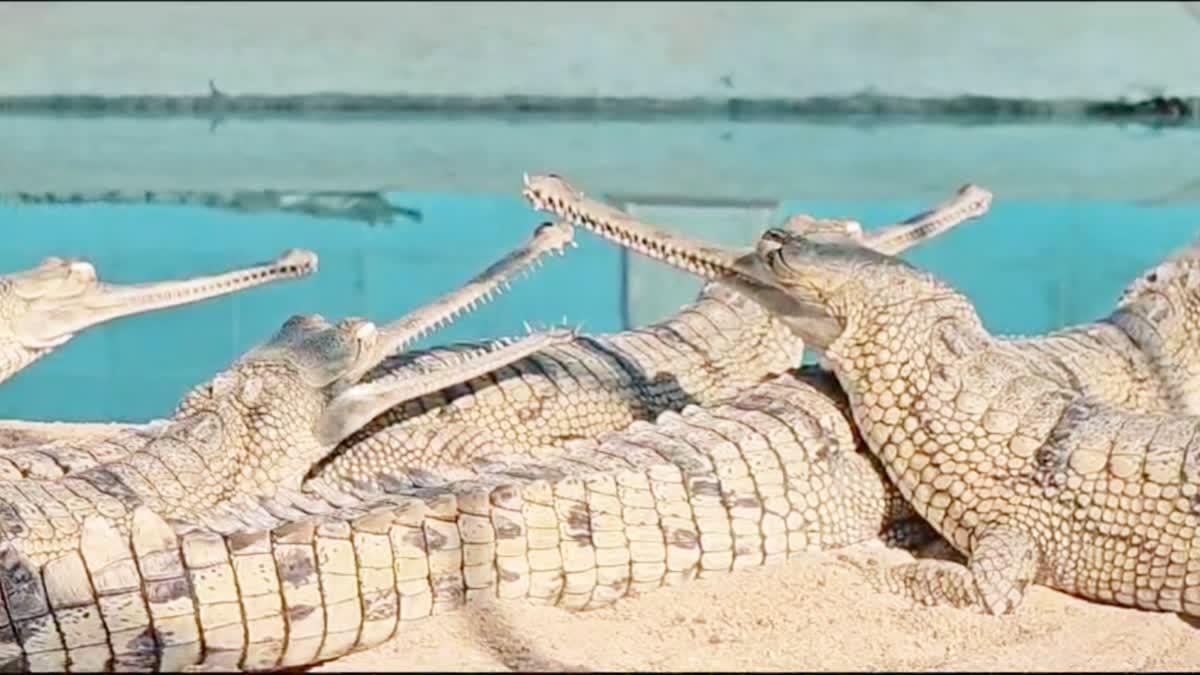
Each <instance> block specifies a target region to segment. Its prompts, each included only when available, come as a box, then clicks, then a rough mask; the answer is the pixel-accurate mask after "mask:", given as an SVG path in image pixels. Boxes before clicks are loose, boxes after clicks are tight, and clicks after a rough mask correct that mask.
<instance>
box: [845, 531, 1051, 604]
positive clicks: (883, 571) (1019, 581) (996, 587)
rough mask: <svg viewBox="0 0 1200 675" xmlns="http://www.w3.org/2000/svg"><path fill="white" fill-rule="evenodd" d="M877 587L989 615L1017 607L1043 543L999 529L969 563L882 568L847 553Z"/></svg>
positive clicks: (926, 562)
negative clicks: (1039, 547)
mask: <svg viewBox="0 0 1200 675" xmlns="http://www.w3.org/2000/svg"><path fill="white" fill-rule="evenodd" d="M839 557H840V558H841V559H842V560H843V561H845V562H847V563H849V564H851V565H852V566H854V567H857V568H858V569H859V570H861V571H862V572H863V573H864V574H866V575H867V578H868V579H869V581H870V582H871V584H872V585H873V586H875V588H876V589H877V590H880V591H887V592H890V593H895V594H898V595H903V596H905V597H907V598H909V599H911V600H915V601H917V602H920V603H922V604H925V605H930V606H936V605H948V606H951V607H958V608H967V609H974V610H976V611H980V612H984V613H987V614H1006V613H1008V612H1011V611H1013V610H1015V609H1016V608H1017V607H1018V606H1019V605H1020V604H1021V601H1022V600H1023V599H1024V597H1025V589H1026V588H1028V587H1029V585H1030V584H1031V583H1033V579H1034V576H1035V575H1036V573H1037V562H1038V552H1037V546H1036V545H1035V544H1034V543H1033V540H1031V539H1030V538H1029V537H1028V536H1027V535H1025V534H1023V533H1021V532H1019V531H1016V530H1013V529H1010V528H996V529H992V530H988V531H987V532H985V533H983V534H982V536H980V537H979V538H978V539H976V541H975V545H974V547H973V548H972V551H971V555H970V557H969V560H968V562H967V564H966V565H961V564H959V563H954V562H950V561H947V560H917V561H915V562H911V563H905V564H902V565H895V566H892V567H886V568H884V567H880V566H879V565H878V564H877V563H870V564H866V565H864V564H863V563H860V562H858V561H855V560H851V559H850V558H848V557H846V556H839Z"/></svg>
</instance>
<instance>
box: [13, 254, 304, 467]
mask: <svg viewBox="0 0 1200 675" xmlns="http://www.w3.org/2000/svg"><path fill="white" fill-rule="evenodd" d="M316 269H317V256H316V254H314V253H312V252H311V251H304V250H299V249H296V250H290V251H286V252H285V253H283V254H282V255H281V256H279V257H278V258H276V259H275V260H273V261H270V262H267V263H262V264H258V265H254V266H251V267H247V268H243V269H237V270H232V271H229V272H225V273H223V274H217V275H212V276H202V277H195V278H191V279H184V280H176V281H158V282H150V283H141V284H128V285H115V284H106V283H102V282H100V281H99V279H98V277H97V275H96V268H95V267H93V266H92V265H91V263H88V262H86V261H83V260H65V259H62V258H47V259H45V260H43V261H42V262H41V264H39V265H38V266H36V267H34V268H32V269H29V270H26V271H23V272H18V273H14V274H8V275H5V276H0V381H3V380H6V379H8V378H10V377H12V376H13V375H15V374H16V373H17V372H19V371H21V370H23V369H25V368H27V367H29V366H30V365H32V364H33V363H34V362H35V361H37V360H38V359H41V358H42V357H44V356H46V355H47V354H49V353H50V352H52V351H54V350H55V349H57V348H59V347H61V346H63V345H64V344H66V343H67V342H68V341H69V340H70V339H71V338H73V337H75V335H77V334H78V333H80V332H81V331H83V330H87V329H88V328H92V327H94V326H97V325H99V324H102V323H106V322H109V321H112V320H114V319H119V318H123V317H127V316H132V315H135V314H142V313H145V312H151V311H155V310H161V309H167V308H171V307H178V306H181V305H186V304H192V303H196V302H201V301H203V300H208V299H210V298H216V297H220V296H223V295H228V294H231V293H236V292H239V291H244V290H246V289H250V288H254V287H256V286H261V285H263V284H268V283H273V282H276V281H284V280H288V279H297V278H301V277H305V276H308V275H310V274H312V273H313V272H315V271H316ZM63 432H67V433H69V431H67V430H63V429H58V428H55V427H52V426H45V425H37V424H30V425H27V424H23V423H21V422H16V421H12V420H4V421H0V445H3V446H5V447H11V446H14V445H23V444H28V443H32V442H37V441H39V440H51V439H53V438H54V437H55V434H56V433H63Z"/></svg>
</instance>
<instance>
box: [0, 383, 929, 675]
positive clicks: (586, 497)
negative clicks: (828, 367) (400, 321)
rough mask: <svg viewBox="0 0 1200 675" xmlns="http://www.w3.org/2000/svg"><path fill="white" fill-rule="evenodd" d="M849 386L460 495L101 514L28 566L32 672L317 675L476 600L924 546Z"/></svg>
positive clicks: (503, 471) (592, 453)
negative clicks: (72, 546) (821, 553)
mask: <svg viewBox="0 0 1200 675" xmlns="http://www.w3.org/2000/svg"><path fill="white" fill-rule="evenodd" d="M830 380H831V378H829V377H828V375H826V374H822V373H812V372H808V373H801V374H799V375H793V374H786V375H782V376H779V377H777V378H774V379H773V380H770V381H768V382H765V383H762V384H760V385H758V386H757V387H754V388H752V389H750V390H749V391H747V392H744V393H743V394H742V395H741V396H739V397H737V398H736V399H734V400H733V401H731V402H729V403H727V404H724V405H721V406H717V407H714V408H709V409H704V408H699V407H696V406H689V407H687V408H686V409H684V410H683V412H682V413H678V412H674V411H671V412H667V413H664V414H663V415H662V416H661V417H660V418H659V420H658V422H657V423H655V424H650V423H647V422H638V423H635V424H634V425H633V426H632V427H631V428H629V429H627V430H625V431H623V432H619V433H615V434H611V435H609V436H607V437H606V438H604V439H602V440H600V441H598V442H597V441H581V442H579V443H576V444H572V447H570V448H566V449H564V450H563V451H562V452H561V453H560V454H559V455H557V456H554V457H544V458H540V459H530V458H527V457H514V456H511V455H508V456H492V457H489V458H488V460H489V461H488V463H487V465H486V466H482V467H481V469H480V471H479V472H478V473H476V474H474V475H473V476H472V480H470V481H464V482H458V483H455V484H451V485H447V486H445V487H442V488H434V489H423V490H415V491H413V490H408V491H404V492H400V493H395V494H390V495H386V496H377V497H375V498H373V499H370V500H362V499H358V498H355V497H352V496H348V495H344V494H343V495H338V496H337V498H336V499H329V500H314V499H311V498H304V497H301V496H300V495H296V494H290V493H286V492H280V493H277V494H276V495H275V496H274V497H273V498H271V499H268V500H265V501H263V502H262V504H263V506H264V507H265V510H266V511H269V512H270V513H269V514H266V513H264V514H262V515H260V516H259V518H260V519H261V520H262V521H263V522H262V526H261V527H247V528H241V529H234V530H225V531H223V532H214V531H212V530H209V529H206V528H197V527H192V526H189V525H182V524H176V525H174V526H172V525H171V524H169V523H168V522H167V521H166V520H164V519H163V518H162V517H160V516H159V515H157V514H156V513H155V512H154V511H153V510H152V509H150V508H147V507H146V506H140V505H139V506H137V507H136V508H135V509H134V510H133V514H132V516H131V517H130V520H131V523H132V524H131V526H130V527H128V528H127V529H126V530H124V531H116V530H115V529H114V528H108V527H107V522H108V521H104V524H103V525H93V526H91V528H92V529H91V530H90V532H94V533H97V534H91V535H89V534H85V536H84V540H83V543H82V547H81V549H80V553H75V552H71V553H69V554H66V555H62V556H60V557H57V558H55V559H54V560H51V561H49V562H46V563H44V564H42V565H41V567H40V570H36V571H40V573H41V576H40V578H41V579H44V586H43V584H41V583H39V582H38V579H39V576H38V575H37V574H30V575H29V576H27V577H23V578H24V579H26V581H25V582H24V583H26V584H27V585H29V586H30V588H28V589H27V592H26V593H24V594H22V596H20V597H21V598H23V599H22V600H18V601H17V602H13V601H12V600H10V601H9V603H8V612H9V613H10V614H12V615H13V616H14V618H15V619H16V625H17V627H18V629H17V632H18V633H19V634H20V635H22V644H23V645H24V646H25V649H26V652H27V653H26V654H25V656H24V657H22V656H21V654H20V653H19V651H17V650H15V649H11V647H14V646H15V645H12V644H11V642H10V645H9V646H10V652H9V655H10V656H11V657H12V658H13V660H14V662H16V663H14V664H12V665H19V666H24V667H26V668H31V669H35V670H49V669H63V668H65V667H67V666H68V665H69V666H70V667H71V668H72V669H73V670H99V669H107V668H113V667H121V668H125V669H151V668H157V669H162V670H172V669H179V668H183V667H186V666H189V665H192V664H197V663H202V664H203V665H204V666H205V667H208V668H217V669H222V670H235V669H245V670H262V669H273V668H279V667H288V666H302V665H308V664H311V663H314V662H317V661H322V660H327V659H331V658H336V657H338V656H341V655H343V654H346V653H348V652H350V651H353V650H358V649H363V648H367V647H371V646H373V645H377V644H379V643H382V642H384V641H386V640H388V639H390V638H391V637H392V636H393V635H395V634H396V633H397V631H399V630H403V627H404V625H405V624H406V623H408V622H410V621H413V620H417V619H420V618H423V617H426V616H429V615H431V614H437V613H441V612H445V611H450V610H453V609H455V608H457V607H459V606H461V605H462V604H463V603H465V602H475V601H480V600H487V599H492V598H506V599H518V598H525V599H528V600H532V601H534V602H540V603H547V604H555V605H559V606H563V607H566V608H570V609H589V608H594V607H599V606H603V605H606V604H609V603H611V602H613V601H615V600H617V599H619V598H621V597H623V596H625V595H627V594H630V593H642V592H647V591H651V590H653V589H656V588H659V587H661V586H664V585H665V586H670V585H675V584H678V583H681V582H684V581H686V580H688V579H691V578H694V577H697V576H707V575H712V574H723V573H727V572H729V571H731V570H736V569H741V568H745V567H752V566H759V565H766V564H772V563H777V562H781V561H784V560H786V559H787V558H788V556H789V555H791V554H794V553H797V552H801V551H813V550H827V549H834V548H838V547H842V546H848V545H851V544H855V543H859V542H864V541H869V540H874V539H877V538H879V537H880V536H884V537H885V538H889V539H892V540H901V541H912V540H917V539H920V538H921V537H922V536H924V535H926V534H927V531H926V530H925V529H924V527H923V525H921V524H920V523H919V522H916V521H912V520H903V519H902V518H903V517H904V516H910V517H911V512H909V511H908V510H907V507H906V505H905V504H904V502H903V500H901V499H899V497H898V494H897V493H896V491H895V490H894V489H892V488H891V487H890V485H889V484H888V483H887V482H886V481H884V480H882V479H881V476H880V474H879V469H878V467H877V465H876V463H875V462H874V461H873V460H872V459H871V458H870V457H869V456H868V455H866V454H864V453H862V452H860V451H859V448H858V442H857V439H856V437H855V436H854V433H853V429H852V427H851V425H850V423H849V420H848V419H847V417H846V413H845V410H844V405H845V403H844V401H840V400H839V394H838V390H837V386H836V384H835V383H833V382H831V381H830ZM310 514H311V515H310ZM99 534H104V535H105V537H104V538H101V537H100V536H99ZM101 563H103V565H101ZM101 567H103V568H104V570H103V571H102V570H101ZM0 569H2V568H0ZM85 570H90V571H91V572H92V574H91V577H90V578H91V580H92V581H91V584H92V585H89V582H88V577H87V576H86V575H85ZM28 571H29V572H30V573H33V572H35V569H29V570H28ZM10 578H11V572H9V573H8V574H6V573H5V572H4V571H0V582H2V581H5V580H8V579H10ZM43 593H44V594H43ZM11 597H12V596H11V595H10V598H11ZM29 598H36V599H37V602H32V601H31V600H30V599H29ZM3 616H5V614H4V613H0V617H3ZM99 617H103V622H101V620H100V619H99ZM0 621H2V620H0ZM7 631H8V626H7V625H5V626H3V627H2V628H0V635H2V634H3V633H5V632H7ZM10 639H11V638H10ZM35 646H36V648H37V649H40V651H36V652H35V651H34V647H35Z"/></svg>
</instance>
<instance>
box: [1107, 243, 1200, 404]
mask: <svg viewBox="0 0 1200 675" xmlns="http://www.w3.org/2000/svg"><path fill="white" fill-rule="evenodd" d="M1111 321H1112V322H1113V323H1115V324H1116V325H1117V326H1119V327H1120V328H1121V329H1122V330H1123V331H1124V332H1125V333H1126V334H1127V335H1129V337H1130V339H1132V340H1133V341H1134V343H1135V344H1137V346H1138V347H1139V348H1140V349H1141V351H1142V352H1143V353H1144V354H1146V356H1147V357H1148V358H1149V359H1150V362H1151V363H1152V364H1153V365H1154V367H1155V369H1156V371H1157V373H1158V375H1159V377H1160V379H1161V381H1162V382H1163V383H1164V384H1165V385H1166V387H1167V391H1168V393H1169V395H1170V396H1171V397H1172V398H1173V400H1174V403H1175V404H1176V405H1177V406H1180V407H1181V409H1183V410H1186V411H1187V412H1188V414H1192V415H1200V242H1198V243H1193V244H1191V245H1190V246H1188V247H1186V248H1184V249H1183V250H1181V251H1178V252H1177V253H1175V254H1173V255H1172V256H1170V257H1169V258H1167V259H1166V260H1164V261H1163V262H1161V263H1159V264H1158V265H1155V266H1154V267H1152V268H1150V269H1149V270H1147V271H1146V272H1145V273H1143V274H1142V275H1141V276H1140V277H1138V278H1137V279H1136V280H1135V281H1134V282H1133V283H1131V284H1130V285H1129V286H1127V287H1126V288H1125V290H1124V292H1123V293H1122V294H1121V297H1120V300H1119V301H1118V302H1117V309H1116V311H1115V312H1113V314H1112V316H1111Z"/></svg>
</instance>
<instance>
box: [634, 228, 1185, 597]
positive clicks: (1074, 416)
mask: <svg viewBox="0 0 1200 675" xmlns="http://www.w3.org/2000/svg"><path fill="white" fill-rule="evenodd" d="M626 236H628V235H627V233H626V234H615V235H613V238H615V239H618V240H624V243H628V242H630V241H633V242H634V243H635V244H636V245H637V246H639V247H641V248H649V247H650V246H648V245H647V244H646V242H645V241H644V240H631V239H626V238H625V237H626ZM657 252H658V253H659V254H660V257H662V258H663V259H666V260H668V261H671V260H678V261H686V264H684V265H680V266H681V267H684V268H685V269H691V270H694V271H700V272H701V273H703V274H705V275H711V276H719V277H721V278H723V279H725V280H727V281H729V282H730V283H734V284H736V285H737V286H738V288H740V289H742V290H743V291H744V292H745V293H747V294H749V295H751V296H752V297H754V298H756V299H757V300H758V301H759V302H761V303H763V304H764V305H765V306H768V307H770V308H771V311H772V312H773V313H775V314H776V315H777V316H778V317H780V318H782V319H784V320H785V321H786V322H787V323H788V324H789V325H790V326H791V327H792V329H793V330H794V331H796V333H797V335H799V336H801V337H802V338H804V339H805V340H806V341H807V342H808V343H809V344H810V345H811V346H812V347H814V348H815V349H817V350H818V351H820V352H821V353H822V354H823V356H824V358H825V360H826V362H827V363H828V364H829V366H830V367H831V368H832V369H833V372H834V373H835V375H836V376H837V379H838V381H839V382H840V383H841V385H842V387H843V388H844V389H845V391H846V392H847V394H848V397H849V401H850V405H851V410H852V412H853V417H854V420H855V423H856V424H857V425H858V427H859V429H860V431H861V433H862V435H863V436H864V438H865V440H866V443H867V445H868V447H869V448H870V450H871V452H872V453H873V454H874V455H876V456H877V457H878V458H879V459H880V461H881V462H882V464H883V466H884V467H885V470H886V472H887V475H888V477H889V479H890V480H891V481H892V482H893V483H894V484H895V485H896V486H897V488H898V489H899V490H900V492H901V494H902V495H903V497H904V498H905V500H906V501H908V502H909V503H910V504H911V505H912V507H913V508H914V510H915V511H916V512H917V513H918V514H920V515H921V516H922V517H923V518H925V519H926V520H927V521H928V522H929V524H930V525H932V526H933V527H934V528H935V529H936V530H937V531H938V532H939V533H940V534H942V535H943V536H944V537H945V538H946V539H947V541H949V542H950V543H951V545H953V546H954V547H955V548H956V549H958V550H959V551H960V552H962V553H963V554H964V555H965V556H966V557H967V563H966V565H961V564H957V563H953V562H949V561H938V560H923V561H917V562H914V563H909V564H905V565H901V566H897V567H891V568H888V569H885V570H879V569H877V568H872V569H871V570H870V572H869V573H870V578H872V579H873V580H874V581H875V582H876V583H877V584H878V585H879V586H881V587H886V588H888V589H890V590H892V591H895V592H899V593H903V594H906V595H908V596H909V597H911V598H914V599H916V600H918V601H921V602H924V603H927V604H949V605H954V606H959V607H969V608H973V609H976V610H980V611H985V612H989V613H993V614H1001V613H1005V612H1008V611H1011V610H1013V609H1015V608H1016V607H1017V606H1018V605H1019V604H1020V603H1021V601H1022V599H1023V598H1024V596H1025V592H1026V589H1027V588H1028V586H1029V585H1030V584H1033V583H1039V584H1044V585H1048V586H1051V587H1053V588H1056V589H1059V590H1062V591H1064V592H1067V593H1071V594H1075V595H1078V596H1081V597H1084V598H1087V599H1091V600H1095V601H1100V602H1106V603H1114V604H1120V605H1125V606H1132V607H1139V608H1142V609H1149V610H1160V611H1171V612H1180V613H1182V614H1184V615H1188V616H1192V617H1195V616H1200V546H1197V528H1198V527H1200V507H1198V506H1197V504H1198V503H1200V500H1198V499H1197V495H1198V490H1200V418H1198V417H1195V416H1192V415H1189V414H1184V413H1178V412H1175V413H1170V412H1168V413H1161V412H1156V413H1138V412H1133V411H1129V410H1128V409H1123V408H1121V407H1119V406H1117V405H1115V404H1114V402H1112V401H1104V400H1102V399H1100V398H1099V397H1096V396H1094V395H1091V394H1090V392H1088V391H1086V390H1085V391H1080V389H1079V388H1077V387H1073V386H1071V383H1067V382H1064V381H1063V378H1062V377H1061V373H1060V372H1056V370H1055V369H1052V368H1051V369H1048V368H1046V367H1045V365H1044V364H1042V363H1039V362H1038V359H1036V358H1032V357H1031V353H1032V350H1030V349H1028V347H1027V345H1025V344H1022V342H1020V341H1014V340H1009V339H1005V338H1001V337H996V336H992V335H990V334H989V333H988V332H987V331H986V330H985V329H984V328H983V326H982V324H981V322H980V319H979V316H978V314H977V312H976V310H975V308H974V307H973V306H972V304H971V303H970V301H969V300H968V299H967V298H966V297H964V296H963V295H962V294H961V293H959V292H958V291H956V290H954V289H953V288H952V287H951V286H950V285H949V284H947V283H945V282H944V281H942V280H940V279H938V278H936V277H935V276H933V275H932V274H929V273H927V272H923V271H921V270H918V269H916V268H914V267H912V266H911V265H908V264H905V263H903V262H901V261H898V260H896V259H893V258H888V257H885V256H880V255H879V254H877V253H875V252H872V251H869V250H867V249H865V248H863V247H861V246H858V245H856V244H855V243H854V242H852V241H848V240H846V239H844V238H843V239H840V240H836V239H835V240H830V239H826V238H822V237H805V236H803V235H802V234H798V233H796V232H789V231H785V230H782V229H773V230H769V231H768V232H766V233H765V234H764V235H763V237H762V239H761V240H760V242H759V244H758V246H757V249H756V253H755V255H754V256H751V257H749V258H746V259H743V260H740V261H738V262H737V263H736V264H734V265H726V264H723V263H722V261H720V260H718V259H716V258H713V257H706V256H703V255H699V256H696V255H693V254H692V253H691V252H689V251H686V250H682V249H680V248H673V247H671V246H670V245H669V242H667V243H664V245H663V247H662V248H660V249H657ZM1134 289H1135V292H1136V291H1137V290H1142V291H1146V290H1149V296H1150V299H1149V300H1147V301H1145V304H1144V305H1143V306H1142V307H1140V308H1139V309H1138V310H1136V311H1137V312H1138V314H1137V316H1136V317H1134V318H1133V319H1131V320H1130V321H1129V322H1128V324H1126V325H1128V326H1132V328H1131V332H1133V333H1135V335H1130V337H1131V338H1133V339H1135V340H1136V339H1138V338H1139V337H1141V336H1140V335H1136V333H1137V332H1139V331H1145V332H1147V333H1149V332H1151V329H1150V328H1148V327H1149V326H1151V322H1154V321H1158V322H1160V325H1162V324H1163V323H1164V322H1165V324H1166V325H1168V326H1169V325H1172V324H1176V325H1177V327H1179V328H1180V329H1181V330H1180V332H1177V333H1175V336H1174V337H1176V338H1183V339H1184V340H1186V339H1187V338H1188V337H1191V336H1190V335H1189V334H1188V333H1187V332H1186V331H1185V330H1184V329H1186V328H1189V326H1188V323H1189V322H1188V321H1187V319H1186V318H1185V317H1184V316H1183V315H1184V313H1185V312H1184V309H1185V308H1188V307H1189V304H1182V305H1181V304H1177V303H1178V302H1179V301H1180V299H1182V300H1185V301H1186V300H1188V299H1194V298H1195V297H1196V293H1197V290H1198V289H1200V247H1197V246H1192V247H1190V248H1188V249H1186V250H1184V251H1183V252H1181V253H1180V254H1179V255H1177V256H1176V257H1174V258H1173V259H1171V260H1168V261H1167V262H1166V263H1164V265H1163V269H1162V270H1161V271H1158V272H1152V273H1151V274H1149V275H1147V276H1146V277H1145V278H1144V279H1143V280H1141V281H1139V282H1138V283H1136V284H1135V285H1134ZM1162 289H1173V290H1174V291H1175V292H1176V293H1180V294H1181V296H1179V295H1177V296H1176V299H1175V300H1172V299H1170V296H1169V295H1167V294H1165V293H1163V292H1162ZM1118 325H1120V324H1119V323H1118ZM1158 335H1159V336H1162V337H1166V336H1163V335H1162V333H1161V332H1160V333H1159V334H1158ZM1189 342H1192V343H1194V340H1192V341H1186V342H1159V343H1158V348H1157V349H1156V350H1155V351H1154V352H1153V353H1154V354H1155V356H1156V357H1157V358H1158V359H1161V360H1160V361H1159V362H1160V363H1161V362H1162V360H1166V359H1171V358H1178V357H1179V356H1180V355H1183V356H1186V355H1187V354H1188V353H1189V350H1190V349H1193V348H1194V346H1193V344H1189ZM1177 365H1178V367H1179V369H1180V373H1178V374H1175V373H1172V374H1164V375H1163V380H1164V381H1166V382H1168V383H1171V384H1170V385H1169V386H1168V391H1170V392H1172V393H1174V394H1176V395H1177V399H1178V402H1179V403H1182V404H1184V407H1186V406H1187V404H1189V403H1190V402H1191V401H1192V400H1194V398H1193V397H1192V396H1190V395H1189V393H1190V388H1189V385H1190V382H1189V378H1188V377H1187V376H1188V375H1189V373H1190V372H1194V368H1195V367H1196V366H1195V364H1189V363H1187V362H1186V361H1185V362H1181V363H1178V364H1177ZM1181 375H1182V376H1183V377H1180V376H1181Z"/></svg>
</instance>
